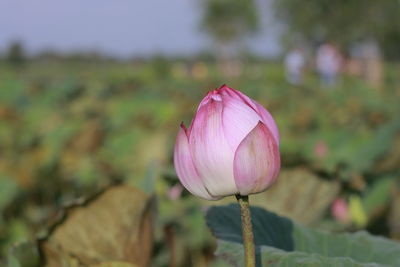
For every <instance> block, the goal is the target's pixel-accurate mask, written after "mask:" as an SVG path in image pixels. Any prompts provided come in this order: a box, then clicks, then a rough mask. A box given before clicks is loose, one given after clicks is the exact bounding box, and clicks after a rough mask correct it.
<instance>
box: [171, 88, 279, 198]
mask: <svg viewBox="0 0 400 267" xmlns="http://www.w3.org/2000/svg"><path fill="white" fill-rule="evenodd" d="M174 165H175V169H176V172H177V174H178V177H179V179H180V181H181V183H182V184H183V186H184V187H185V188H186V189H187V190H188V191H190V192H191V193H192V194H194V195H196V196H199V197H201V198H205V199H209V200H215V199H219V198H221V197H224V196H229V195H236V194H240V195H249V194H254V193H259V192H262V191H264V190H266V189H267V188H268V187H269V186H270V185H271V184H272V183H273V182H274V181H275V180H276V178H277V177H278V174H279V169H280V154H279V132H278V127H277V126H276V123H275V121H274V119H273V118H272V116H271V114H270V113H269V112H268V111H267V110H266V109H265V108H264V107H262V106H261V105H260V104H258V103H257V102H256V101H254V100H252V99H250V98H249V97H247V96H246V95H244V94H242V93H241V92H239V91H237V90H234V89H232V88H229V87H227V86H226V85H224V86H222V87H221V88H219V89H217V90H214V91H211V92H209V93H208V94H207V96H206V97H204V99H203V100H202V101H201V102H200V105H199V107H198V109H197V112H196V115H195V117H194V119H193V121H192V123H191V125H190V127H189V128H186V127H185V126H184V125H183V124H181V128H180V131H179V133H178V137H177V140H176V144H175V152H174Z"/></svg>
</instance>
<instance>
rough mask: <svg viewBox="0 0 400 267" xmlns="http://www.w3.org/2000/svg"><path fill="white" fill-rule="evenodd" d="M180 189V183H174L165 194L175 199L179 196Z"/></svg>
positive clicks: (181, 188)
mask: <svg viewBox="0 0 400 267" xmlns="http://www.w3.org/2000/svg"><path fill="white" fill-rule="evenodd" d="M182 191H183V187H182V186H181V185H180V184H176V185H174V186H173V187H171V188H170V189H169V190H168V192H167V195H168V197H169V198H170V199H171V200H177V199H178V198H180V197H181V195H182Z"/></svg>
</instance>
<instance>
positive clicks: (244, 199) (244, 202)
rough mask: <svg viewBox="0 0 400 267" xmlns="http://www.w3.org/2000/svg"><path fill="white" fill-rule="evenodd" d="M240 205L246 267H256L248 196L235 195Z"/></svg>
mask: <svg viewBox="0 0 400 267" xmlns="http://www.w3.org/2000/svg"><path fill="white" fill-rule="evenodd" d="M236 199H237V201H238V202H239V205H240V214H241V218H242V234H243V245H244V257H245V262H246V264H245V266H246V267H255V266H256V256H255V249H254V236H253V227H252V226H251V216H250V208H249V196H241V195H236Z"/></svg>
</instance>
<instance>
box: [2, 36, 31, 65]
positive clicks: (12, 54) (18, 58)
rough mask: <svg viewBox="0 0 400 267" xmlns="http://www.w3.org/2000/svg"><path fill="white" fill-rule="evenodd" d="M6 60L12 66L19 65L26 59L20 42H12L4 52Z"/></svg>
mask: <svg viewBox="0 0 400 267" xmlns="http://www.w3.org/2000/svg"><path fill="white" fill-rule="evenodd" d="M5 59H6V61H7V62H8V63H9V64H11V65H13V66H17V67H19V66H21V65H23V64H24V63H25V61H26V56H25V51H24V48H23V46H22V44H21V43H20V42H13V43H12V44H11V45H10V46H9V48H8V51H7V52H6V58H5Z"/></svg>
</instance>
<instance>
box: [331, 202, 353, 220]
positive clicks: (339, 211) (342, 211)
mask: <svg viewBox="0 0 400 267" xmlns="http://www.w3.org/2000/svg"><path fill="white" fill-rule="evenodd" d="M331 212H332V216H333V217H334V218H335V219H336V220H338V221H340V222H342V223H348V222H349V221H350V213H349V205H348V204H347V202H346V200H345V199H343V198H337V199H336V200H335V201H334V202H333V204H332V206H331Z"/></svg>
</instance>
